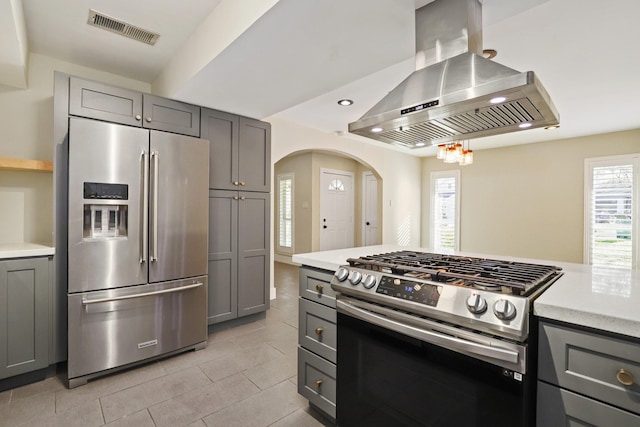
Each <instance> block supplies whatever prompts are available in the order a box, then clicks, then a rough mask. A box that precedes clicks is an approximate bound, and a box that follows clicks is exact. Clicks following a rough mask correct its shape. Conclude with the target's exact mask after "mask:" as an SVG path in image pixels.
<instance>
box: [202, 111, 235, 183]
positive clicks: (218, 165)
mask: <svg viewBox="0 0 640 427" xmlns="http://www.w3.org/2000/svg"><path fill="white" fill-rule="evenodd" d="M239 122H240V118H239V117H238V116H236V115H234V114H229V113H223V112H222V111H216V110H209V109H206V108H203V109H202V129H201V132H200V134H201V135H202V138H204V139H208V140H209V156H210V157H209V165H210V167H209V188H218V189H221V190H238V185H236V184H234V183H236V182H238V178H237V175H238V168H237V164H238V162H237V159H238V124H239Z"/></svg>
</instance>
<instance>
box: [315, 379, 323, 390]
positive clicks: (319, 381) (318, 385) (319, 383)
mask: <svg viewBox="0 0 640 427" xmlns="http://www.w3.org/2000/svg"><path fill="white" fill-rule="evenodd" d="M321 385H322V380H316V388H320V386H321Z"/></svg>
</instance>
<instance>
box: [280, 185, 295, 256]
mask: <svg viewBox="0 0 640 427" xmlns="http://www.w3.org/2000/svg"><path fill="white" fill-rule="evenodd" d="M278 249H279V251H280V252H287V253H293V174H292V173H289V174H283V175H278Z"/></svg>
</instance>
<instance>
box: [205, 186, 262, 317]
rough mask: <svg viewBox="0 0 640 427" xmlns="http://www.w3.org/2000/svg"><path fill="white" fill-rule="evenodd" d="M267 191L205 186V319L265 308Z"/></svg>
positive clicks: (237, 315) (252, 312) (235, 315)
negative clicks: (207, 232) (207, 206)
mask: <svg viewBox="0 0 640 427" xmlns="http://www.w3.org/2000/svg"><path fill="white" fill-rule="evenodd" d="M269 205H270V194H269V193H253V192H245V191H226V190H210V191H209V216H210V219H209V296H208V298H209V313H208V315H207V317H208V322H209V324H214V323H221V322H224V321H227V320H231V319H235V318H237V317H243V316H248V315H250V314H255V313H259V312H262V311H265V310H267V309H268V308H269V276H270V275H269V268H270V266H269V256H270V254H269V218H270V213H269Z"/></svg>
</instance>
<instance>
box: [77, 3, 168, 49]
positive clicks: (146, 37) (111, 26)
mask: <svg viewBox="0 0 640 427" xmlns="http://www.w3.org/2000/svg"><path fill="white" fill-rule="evenodd" d="M87 24H89V25H93V26H94V27H98V28H102V29H103V30H107V31H111V32H112V33H116V34H120V35H123V36H125V37H129V38H130V39H134V40H138V41H140V42H143V43H146V44H150V45H152V46H153V45H154V44H156V41H157V40H158V37H160V34H158V33H153V32H151V31H147V30H144V29H142V28H140V27H136V26H135V25H131V24H129V23H127V22H124V21H121V20H119V19H115V18H112V17H110V16H107V15H105V14H102V13H100V12H96V11H95V10H89V19H88V20H87Z"/></svg>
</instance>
